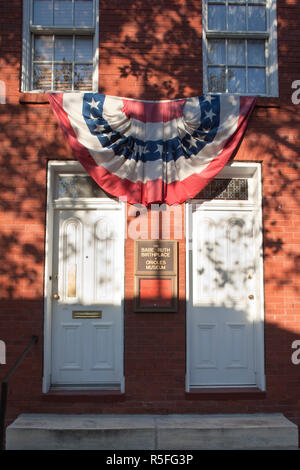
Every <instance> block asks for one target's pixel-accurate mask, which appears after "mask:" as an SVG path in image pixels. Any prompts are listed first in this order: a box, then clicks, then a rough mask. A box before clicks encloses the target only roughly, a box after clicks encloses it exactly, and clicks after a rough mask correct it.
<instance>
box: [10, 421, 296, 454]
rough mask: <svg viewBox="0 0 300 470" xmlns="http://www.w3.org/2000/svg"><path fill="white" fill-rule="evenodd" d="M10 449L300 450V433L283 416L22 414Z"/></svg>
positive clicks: (12, 430)
mask: <svg viewBox="0 0 300 470" xmlns="http://www.w3.org/2000/svg"><path fill="white" fill-rule="evenodd" d="M6 448H7V449H8V450H32V449H33V450H40V449H41V450H73V449H74V450H81V449H82V450H100V449H104V450H127V449H135V450H155V449H160V450H171V449H176V450H198V449H219V450H221V449H297V448H298V428H297V426H296V425H295V424H293V423H292V422H291V421H289V420H288V419H287V418H285V417H284V416H283V415H282V414H231V415H195V414H191V415H101V414H99V415H96V414H91V415H58V414H22V415H20V416H19V417H18V418H17V419H16V420H15V421H14V422H13V423H12V424H11V425H10V426H8V427H7V432H6Z"/></svg>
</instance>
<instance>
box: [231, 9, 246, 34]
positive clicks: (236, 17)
mask: <svg viewBox="0 0 300 470" xmlns="http://www.w3.org/2000/svg"><path fill="white" fill-rule="evenodd" d="M228 30H229V31H245V30H246V7H245V6H237V5H229V8H228Z"/></svg>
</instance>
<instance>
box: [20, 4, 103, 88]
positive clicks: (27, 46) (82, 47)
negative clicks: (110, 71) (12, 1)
mask: <svg viewBox="0 0 300 470" xmlns="http://www.w3.org/2000/svg"><path fill="white" fill-rule="evenodd" d="M97 3H98V2H97V1H96V0H24V10H23V12H24V15H23V63H22V91H44V90H45V91H49V90H51V91H72V90H82V91H97V87H98V83H97V82H98V79H97V72H98V71H97V68H98V67H97V42H98V37H97V32H98V28H97V14H98V11H97Z"/></svg>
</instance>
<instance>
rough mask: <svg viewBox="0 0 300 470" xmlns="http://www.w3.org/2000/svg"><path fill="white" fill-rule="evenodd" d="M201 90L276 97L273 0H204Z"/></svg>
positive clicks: (274, 14) (274, 7)
mask: <svg viewBox="0 0 300 470" xmlns="http://www.w3.org/2000/svg"><path fill="white" fill-rule="evenodd" d="M204 10H205V11H204V15H203V26H204V27H203V41H204V48H203V51H204V52H203V53H204V61H203V63H204V91H205V93H237V94H241V95H243V94H244V95H260V96H277V95H278V85H277V43H276V1H275V0H204Z"/></svg>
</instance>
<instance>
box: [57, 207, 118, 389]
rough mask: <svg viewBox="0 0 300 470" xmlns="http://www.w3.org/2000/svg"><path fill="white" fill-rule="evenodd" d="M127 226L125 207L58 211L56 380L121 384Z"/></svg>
mask: <svg viewBox="0 0 300 470" xmlns="http://www.w3.org/2000/svg"><path fill="white" fill-rule="evenodd" d="M122 228H123V227H122V217H121V216H120V211H119V210H114V209H103V210H101V209H85V210H81V209H80V210H70V209H65V210H57V211H56V213H55V216H54V244H53V252H54V260H53V290H52V298H53V309H52V377H51V382H52V385H54V386H55V385H56V386H62V387H63V386H74V387H75V386H79V387H85V386H87V387H89V386H95V387H97V386H99V387H100V388H102V387H118V386H120V383H121V380H122V376H123V367H122V363H123V321H122V309H121V301H122V276H123V263H124V255H123V253H122V246H123V244H124V239H123V235H122ZM57 296H58V297H59V298H58V299H55V297H57ZM91 312H93V313H91ZM95 312H99V313H97V314H96V315H98V316H100V318H89V317H91V316H92V315H95ZM76 316H79V317H80V316H82V317H83V318H76Z"/></svg>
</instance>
